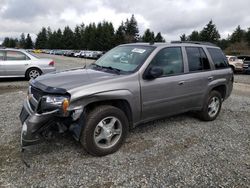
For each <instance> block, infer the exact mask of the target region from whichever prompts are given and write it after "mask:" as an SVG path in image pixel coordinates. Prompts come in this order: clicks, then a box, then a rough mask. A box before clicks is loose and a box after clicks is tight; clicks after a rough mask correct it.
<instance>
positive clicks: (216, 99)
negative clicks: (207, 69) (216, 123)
mask: <svg viewBox="0 0 250 188" xmlns="http://www.w3.org/2000/svg"><path fill="white" fill-rule="evenodd" d="M221 105H222V97H221V94H220V93H219V92H218V91H215V90H214V91H211V92H210V94H209V96H208V98H207V100H206V101H205V104H204V107H203V109H202V110H201V111H200V112H198V115H199V118H200V119H201V120H203V121H213V120H215V119H216V118H217V116H218V115H219V113H220V109H221Z"/></svg>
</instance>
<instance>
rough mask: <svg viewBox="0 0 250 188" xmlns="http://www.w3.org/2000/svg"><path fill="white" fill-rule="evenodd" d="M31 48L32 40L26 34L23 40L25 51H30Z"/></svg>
mask: <svg viewBox="0 0 250 188" xmlns="http://www.w3.org/2000/svg"><path fill="white" fill-rule="evenodd" d="M32 48H33V42H32V39H31V37H30V34H29V33H28V34H27V37H26V39H25V49H32Z"/></svg>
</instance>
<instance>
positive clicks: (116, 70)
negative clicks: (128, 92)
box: [104, 66, 121, 74]
mask: <svg viewBox="0 0 250 188" xmlns="http://www.w3.org/2000/svg"><path fill="white" fill-rule="evenodd" d="M104 68H106V69H109V70H112V71H114V72H116V73H117V74H120V72H121V70H120V69H117V68H114V67H110V66H109V67H104Z"/></svg>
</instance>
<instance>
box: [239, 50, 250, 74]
mask: <svg viewBox="0 0 250 188" xmlns="http://www.w3.org/2000/svg"><path fill="white" fill-rule="evenodd" d="M237 57H238V59H241V60H242V61H243V62H244V64H243V72H244V73H247V74H249V73H250V55H239V56H237Z"/></svg>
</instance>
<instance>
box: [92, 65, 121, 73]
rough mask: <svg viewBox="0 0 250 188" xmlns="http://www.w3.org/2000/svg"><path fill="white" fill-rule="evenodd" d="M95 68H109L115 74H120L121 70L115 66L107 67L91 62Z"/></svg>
mask: <svg viewBox="0 0 250 188" xmlns="http://www.w3.org/2000/svg"><path fill="white" fill-rule="evenodd" d="M92 65H93V66H94V67H95V68H97V70H102V69H106V70H107V69H108V70H111V71H113V72H115V73H116V74H120V72H121V70H120V69H117V68H114V67H111V66H108V67H105V66H101V65H97V64H92Z"/></svg>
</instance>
